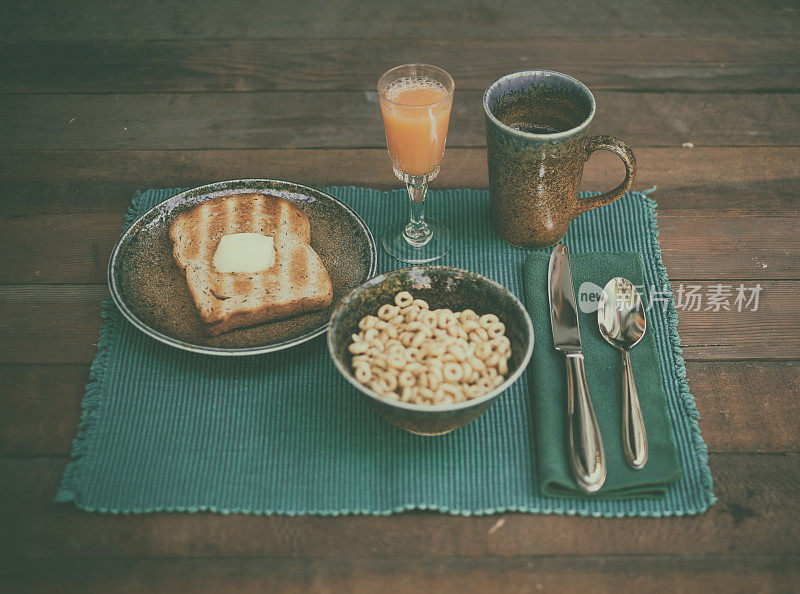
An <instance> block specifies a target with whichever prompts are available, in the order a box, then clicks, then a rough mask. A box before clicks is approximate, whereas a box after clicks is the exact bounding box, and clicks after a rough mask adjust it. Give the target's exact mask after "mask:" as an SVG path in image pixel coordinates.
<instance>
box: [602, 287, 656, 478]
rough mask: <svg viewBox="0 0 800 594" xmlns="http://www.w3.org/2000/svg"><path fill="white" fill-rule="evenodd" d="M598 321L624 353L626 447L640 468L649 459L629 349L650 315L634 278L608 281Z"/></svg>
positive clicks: (634, 465) (629, 457)
mask: <svg viewBox="0 0 800 594" xmlns="http://www.w3.org/2000/svg"><path fill="white" fill-rule="evenodd" d="M597 324H598V326H599V327H600V333H601V334H602V335H603V337H604V338H605V339H606V341H608V342H609V343H610V344H612V345H614V346H615V347H617V348H618V349H619V350H620V353H621V355H622V442H623V449H624V451H625V459H626V461H627V462H628V465H629V466H630V467H631V468H634V469H636V470H640V469H641V468H643V467H644V465H645V464H646V463H647V434H646V432H645V428H644V419H643V418H642V409H641V407H640V405H639V394H638V392H637V390H636V382H635V380H634V377H633V368H632V367H631V359H630V354H629V352H628V351H630V349H632V348H633V347H634V346H636V345H637V344H638V343H639V341H640V340H642V337H643V336H644V333H645V330H646V329H647V318H646V317H645V312H644V305H643V304H642V298H641V297H640V296H639V292H638V291H637V290H636V287H634V286H633V283H631V281H629V280H628V279H626V278H622V277H616V278H612V279H611V280H610V281H608V283H606V286H605V288H604V289H603V294H602V295H601V296H600V305H599V307H598V309H597Z"/></svg>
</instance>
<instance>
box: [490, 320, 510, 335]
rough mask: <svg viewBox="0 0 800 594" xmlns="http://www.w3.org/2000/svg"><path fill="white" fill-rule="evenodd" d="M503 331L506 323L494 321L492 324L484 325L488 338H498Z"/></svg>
mask: <svg viewBox="0 0 800 594" xmlns="http://www.w3.org/2000/svg"><path fill="white" fill-rule="evenodd" d="M505 331H506V325H505V324H504V323H503V322H495V323H494V324H490V325H488V326H486V332H487V333H488V334H489V338H498V337H500V336H502V335H503V334H504V333H505Z"/></svg>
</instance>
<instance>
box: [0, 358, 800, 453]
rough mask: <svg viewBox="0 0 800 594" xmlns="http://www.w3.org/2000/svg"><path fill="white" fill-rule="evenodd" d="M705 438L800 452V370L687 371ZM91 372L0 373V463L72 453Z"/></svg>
mask: <svg viewBox="0 0 800 594" xmlns="http://www.w3.org/2000/svg"><path fill="white" fill-rule="evenodd" d="M687 372H688V376H689V386H690V389H691V390H692V394H693V395H694V397H695V401H696V403H697V408H698V410H699V411H700V425H701V428H702V430H703V438H704V439H705V441H706V444H708V448H709V450H710V451H711V452H715V453H748V452H761V453H779V452H792V453H798V452H800V435H798V433H797V431H796V427H797V426H798V425H800V409H798V407H797V396H798V394H800V362H797V361H780V362H778V361H759V362H746V361H737V362H730V361H713V362H691V361H690V362H689V363H688V364H687ZM88 374H89V372H88V368H87V366H86V365H80V364H77V365H0V385H3V386H4V387H5V396H4V398H3V399H0V456H60V455H68V454H69V453H70V452H71V450H72V439H73V437H75V433H76V431H77V427H78V423H79V420H80V411H81V408H80V403H81V400H82V398H83V394H84V390H85V386H86V383H87V381H88Z"/></svg>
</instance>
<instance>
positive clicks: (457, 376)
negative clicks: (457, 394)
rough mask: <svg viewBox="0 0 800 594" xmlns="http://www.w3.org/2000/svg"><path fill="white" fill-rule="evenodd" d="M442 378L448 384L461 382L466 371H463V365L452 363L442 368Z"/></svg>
mask: <svg viewBox="0 0 800 594" xmlns="http://www.w3.org/2000/svg"><path fill="white" fill-rule="evenodd" d="M442 376H443V377H444V381H445V382H447V383H456V382H460V381H461V378H463V377H464V370H463V369H461V365H459V364H458V363H454V362H452V361H450V362H448V363H445V364H444V365H443V366H442Z"/></svg>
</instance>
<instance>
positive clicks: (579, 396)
mask: <svg viewBox="0 0 800 594" xmlns="http://www.w3.org/2000/svg"><path fill="white" fill-rule="evenodd" d="M547 286H548V292H549V297H550V325H551V326H552V330H553V343H554V345H555V348H556V349H557V350H559V351H561V352H563V353H564V355H565V358H566V369H565V371H566V374H567V415H568V417H569V423H568V425H569V431H568V434H569V459H570V467H571V469H572V474H573V476H574V477H575V480H576V481H577V483H578V486H579V487H580V488H581V489H583V490H584V491H585V492H586V493H594V492H596V491H597V490H599V489H600V487H602V486H603V483H604V482H605V480H606V455H605V450H604V448H603V439H602V437H601V435H600V427H599V426H598V424H597V418H596V417H595V414H594V407H593V406H592V400H591V398H590V396H589V385H588V384H587V382H586V367H585V363H584V358H583V348H582V346H581V333H580V326H579V323H578V307H577V305H576V302H575V289H574V287H573V283H572V268H571V267H570V263H569V249H567V246H566V245H563V244H559V245H557V246H556V247H555V248H553V253H552V254H551V255H550V265H549V267H548V271H547Z"/></svg>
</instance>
